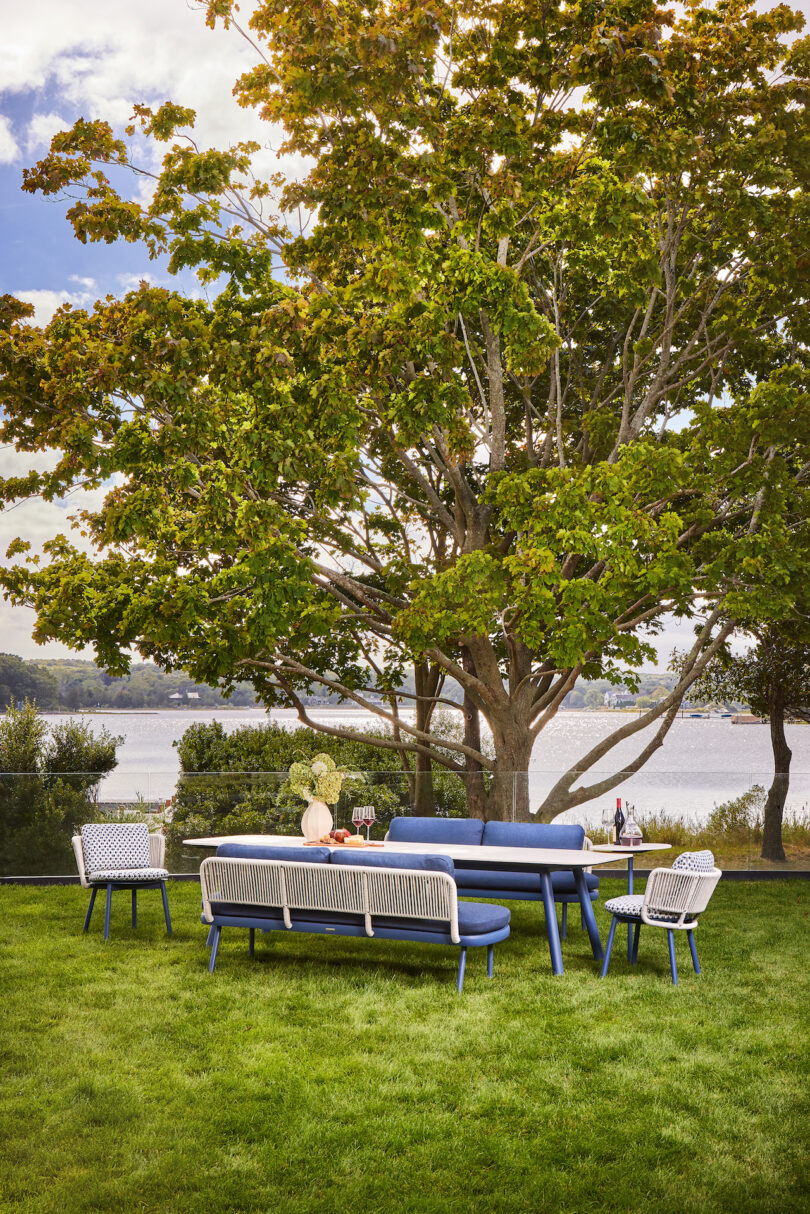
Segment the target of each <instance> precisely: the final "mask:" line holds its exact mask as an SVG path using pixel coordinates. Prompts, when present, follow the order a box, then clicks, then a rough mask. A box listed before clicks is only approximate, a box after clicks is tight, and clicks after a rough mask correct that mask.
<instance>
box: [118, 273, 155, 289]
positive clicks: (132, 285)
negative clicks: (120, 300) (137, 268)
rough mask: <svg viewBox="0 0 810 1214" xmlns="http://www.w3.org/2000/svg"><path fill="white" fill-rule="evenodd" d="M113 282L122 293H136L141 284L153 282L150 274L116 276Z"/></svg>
mask: <svg viewBox="0 0 810 1214" xmlns="http://www.w3.org/2000/svg"><path fill="white" fill-rule="evenodd" d="M115 281H116V282H117V283H118V285H119V287H121V289H122V290H123V291H137V290H138V287H139V286H140V285H141V283H142V282H150V283H152V282H154V281H155V279H154V278H153V277H152V275H151V274H148V273H146V272H144V273H143V274H116V276H115Z"/></svg>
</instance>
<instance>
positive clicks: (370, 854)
mask: <svg viewBox="0 0 810 1214" xmlns="http://www.w3.org/2000/svg"><path fill="white" fill-rule="evenodd" d="M332 863H333V864H349V865H352V864H353V865H356V866H359V867H360V868H408V869H410V870H411V871H413V870H414V869H416V870H417V871H421V872H433V873H448V874H449V875H450V876H451V877H452V876H453V870H454V865H453V861H452V860H451V859H450V857H449V856H430V855H427V856H420V855H406V854H405V853H404V852H395V851H389V852H381V851H372V850H371V849H370V848H363V849H362V851H361V850H360V849H359V848H358V850H357V851H350V850H349V849H348V848H346V850H345V851H334V852H332Z"/></svg>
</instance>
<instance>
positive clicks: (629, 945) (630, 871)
mask: <svg viewBox="0 0 810 1214" xmlns="http://www.w3.org/2000/svg"><path fill="white" fill-rule="evenodd" d="M627 892H628V894H632V892H633V857H632V856H628V857H627ZM632 959H633V924H632V923H628V924H627V960H628V961H632Z"/></svg>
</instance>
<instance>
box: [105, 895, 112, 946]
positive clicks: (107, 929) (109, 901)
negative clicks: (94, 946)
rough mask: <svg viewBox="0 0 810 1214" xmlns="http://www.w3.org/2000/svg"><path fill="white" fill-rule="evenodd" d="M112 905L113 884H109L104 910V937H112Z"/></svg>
mask: <svg viewBox="0 0 810 1214" xmlns="http://www.w3.org/2000/svg"><path fill="white" fill-rule="evenodd" d="M111 906H112V886H111V885H108V886H107V906H106V908H105V910H104V939H105V940H109V938H110V907H111Z"/></svg>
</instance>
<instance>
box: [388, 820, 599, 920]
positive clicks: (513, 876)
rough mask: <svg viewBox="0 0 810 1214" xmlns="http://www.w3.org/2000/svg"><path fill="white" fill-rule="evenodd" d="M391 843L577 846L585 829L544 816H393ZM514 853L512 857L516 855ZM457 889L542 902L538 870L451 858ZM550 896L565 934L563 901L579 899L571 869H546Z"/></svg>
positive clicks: (592, 883)
mask: <svg viewBox="0 0 810 1214" xmlns="http://www.w3.org/2000/svg"><path fill="white" fill-rule="evenodd" d="M388 838H389V839H390V840H391V842H392V843H448V844H453V843H455V844H468V845H472V846H477V845H483V846H485V847H515V848H519V847H551V848H564V849H566V850H568V849H570V850H572V851H581V850H582V848H583V847H584V845H585V831H584V829H583V828H582V827H581V826H558V825H555V824H554V823H546V822H537V823H535V822H482V821H480V819H478V818H416V817H414V818H392V819H391V825H390V827H389V830H388ZM516 858H517V857H516ZM455 879H456V885H457V887H458V892H459V894H461V895H462V896H463V897H465V898H498V899H504V900H505V901H513V900H514V901H529V902H542V901H543V892H542V889H541V886H540V874H539V873H525V872H496V871H486V870H481V869H474V868H466V867H465V866H464V864H463V863H461V862H458V861H457V862H456V865H455ZM585 883H586V885H587V887H588V893H589V895H590V899H591V902H596V901H597V899H598V897H599V878H598V877H596V876H594V874H593V873H585ZM551 887H552V890H553V891H554V901H555V902H559V903H560V904H561V906H562V931H561V935H562V937H563V939H565V937H566V935H567V934H568V905H569V903H571V902H579V894H578V893H577V888H576V884H575V881H574V874H573V873H570V872H558V873H552V874H551Z"/></svg>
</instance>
